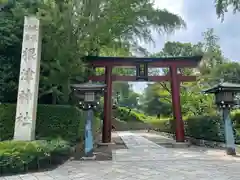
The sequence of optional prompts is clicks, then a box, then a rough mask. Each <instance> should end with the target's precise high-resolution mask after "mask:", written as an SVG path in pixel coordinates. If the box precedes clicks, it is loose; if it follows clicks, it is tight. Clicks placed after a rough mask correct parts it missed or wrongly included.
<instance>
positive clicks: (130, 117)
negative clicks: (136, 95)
mask: <svg viewBox="0 0 240 180" xmlns="http://www.w3.org/2000/svg"><path fill="white" fill-rule="evenodd" d="M114 116H115V117H117V118H119V119H121V120H122V121H140V122H143V121H144V120H146V116H145V115H144V114H142V113H139V112H136V111H134V110H132V109H128V108H125V107H118V108H117V109H115V110H114Z"/></svg>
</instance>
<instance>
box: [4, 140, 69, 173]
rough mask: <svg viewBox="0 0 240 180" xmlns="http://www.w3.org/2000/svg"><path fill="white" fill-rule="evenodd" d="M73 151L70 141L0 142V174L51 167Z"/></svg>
mask: <svg viewBox="0 0 240 180" xmlns="http://www.w3.org/2000/svg"><path fill="white" fill-rule="evenodd" d="M70 152H71V147H70V145H69V144H68V142H66V141H64V140H61V139H55V140H50V141H47V140H38V141H30V142H23V141H2V142H0V174H6V173H8V174H9V173H19V172H25V171H28V170H36V169H39V168H46V167H50V165H53V164H59V163H61V162H63V161H65V160H66V159H67V158H68V157H69V154H70Z"/></svg>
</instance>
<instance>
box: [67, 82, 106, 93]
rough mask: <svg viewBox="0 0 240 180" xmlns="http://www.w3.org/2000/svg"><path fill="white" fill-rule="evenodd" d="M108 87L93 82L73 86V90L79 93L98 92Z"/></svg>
mask: <svg viewBox="0 0 240 180" xmlns="http://www.w3.org/2000/svg"><path fill="white" fill-rule="evenodd" d="M105 87H106V84H100V83H92V81H89V82H86V83H83V84H71V88H73V89H76V90H79V91H81V90H82V91H98V90H102V89H103V88H105Z"/></svg>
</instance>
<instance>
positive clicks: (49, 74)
mask: <svg viewBox="0 0 240 180" xmlns="http://www.w3.org/2000/svg"><path fill="white" fill-rule="evenodd" d="M29 14H35V15H37V17H39V18H40V20H41V24H42V30H43V49H42V61H41V78H40V86H39V87H40V89H39V91H40V92H39V96H40V101H39V102H40V103H54V104H55V103H67V102H68V97H69V96H68V95H69V83H71V82H82V81H84V80H86V78H87V76H88V74H87V73H86V72H87V71H86V70H87V67H86V66H85V63H86V62H84V59H82V58H81V57H82V56H85V55H99V54H100V53H103V52H104V51H105V52H106V49H108V50H109V49H112V51H115V50H117V49H119V50H120V51H122V49H124V50H123V51H126V53H129V52H130V49H131V50H141V51H142V52H146V51H144V49H143V48H141V47H140V46H139V43H138V42H139V40H143V41H146V42H149V41H150V42H152V37H151V33H150V30H151V28H154V29H155V30H156V31H157V32H159V33H161V32H163V31H165V32H166V31H167V32H171V31H173V30H174V29H178V28H181V27H184V26H185V24H184V22H183V20H182V19H181V18H180V17H179V16H177V15H174V14H171V13H169V12H167V11H166V10H161V9H155V8H153V3H152V2H150V1H149V0H130V1H129V0H115V1H105V0H104V1H103V0H97V1H96V0H94V1H93V0H90V1H84V0H81V1H74V0H68V1H57V0H55V1H52V0H44V1H29V0H25V1H20V0H16V1H15V3H14V4H11V6H10V7H9V8H7V9H3V10H2V11H1V19H0V23H1V25H3V26H1V27H0V34H1V35H2V36H1V39H3V41H1V43H2V44H1V46H2V49H1V56H2V57H1V63H4V65H3V64H1V66H2V65H3V66H4V68H1V75H3V74H4V78H2V77H1V86H2V87H1V93H0V94H1V95H2V97H4V99H1V100H2V101H8V100H6V99H7V98H9V95H8V94H6V92H9V91H12V90H14V92H12V96H11V101H12V102H14V101H16V90H17V84H18V74H19V62H20V54H21V53H20V52H21V40H22V29H23V17H24V15H29ZM6 32H7V33H6ZM15 41H17V42H16V43H14V42H15ZM11 44H13V45H14V46H15V50H16V53H15V52H13V51H10V49H11V48H12V45H11ZM7 49H9V51H8V50H7ZM102 49H104V50H102ZM126 49H127V50H126ZM9 52H11V54H8V53H9ZM8 59H12V61H13V62H12V61H9V60H8ZM11 62H12V63H11ZM5 63H6V64H5ZM5 66H6V67H5ZM9 67H11V68H9ZM9 69H11V71H13V72H14V73H12V72H11V73H9V72H8V70H9ZM9 74H10V75H9ZM9 79H11V80H12V85H11V86H9V85H8V84H7V83H8V80H9ZM9 88H11V89H9Z"/></svg>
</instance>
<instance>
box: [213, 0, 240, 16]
mask: <svg viewBox="0 0 240 180" xmlns="http://www.w3.org/2000/svg"><path fill="white" fill-rule="evenodd" d="M215 7H216V13H217V15H218V17H219V18H221V19H222V20H223V19H224V14H225V13H226V12H228V10H229V9H231V10H232V11H233V13H236V12H239V11H240V0H215Z"/></svg>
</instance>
